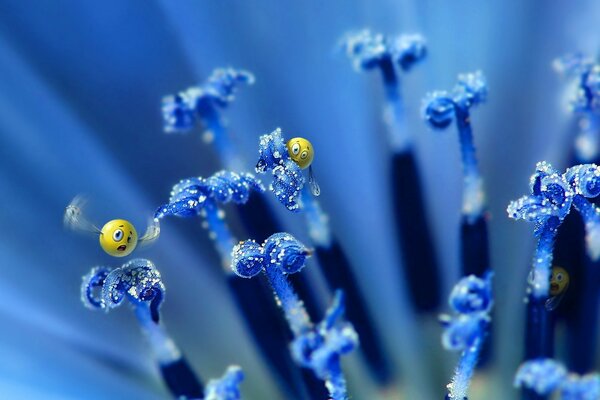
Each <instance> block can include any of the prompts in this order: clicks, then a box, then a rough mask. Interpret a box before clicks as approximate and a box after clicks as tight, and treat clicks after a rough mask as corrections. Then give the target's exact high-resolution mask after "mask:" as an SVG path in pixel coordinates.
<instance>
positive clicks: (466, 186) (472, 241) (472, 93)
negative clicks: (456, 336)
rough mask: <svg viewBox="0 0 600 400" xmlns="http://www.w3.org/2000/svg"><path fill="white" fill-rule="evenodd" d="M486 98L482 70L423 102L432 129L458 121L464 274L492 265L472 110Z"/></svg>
mask: <svg viewBox="0 0 600 400" xmlns="http://www.w3.org/2000/svg"><path fill="white" fill-rule="evenodd" d="M486 97H487V85H486V82H485V78H484V76H483V74H482V73H481V72H479V71H478V72H475V73H469V74H464V75H460V76H459V77H458V83H457V84H456V86H455V87H454V89H453V90H452V92H451V93H448V92H433V93H430V94H429V95H427V97H426V98H425V100H424V101H423V117H424V118H425V121H426V122H427V123H428V124H429V126H430V127H432V128H433V129H438V130H442V129H446V128H448V127H449V126H450V124H451V123H452V121H453V120H455V121H456V126H457V128H458V136H459V143H460V150H461V158H462V171H463V200H462V211H461V213H462V221H461V235H460V236H461V259H462V273H463V276H467V275H471V274H474V275H477V276H483V274H484V273H485V271H486V270H487V269H488V268H489V267H490V260H489V244H488V228H487V221H486V216H485V211H486V210H485V209H486V207H485V192H484V189H483V179H482V177H481V173H480V171H479V164H478V162H477V157H476V152H475V143H474V141H473V130H472V127H471V119H470V109H471V107H473V106H476V105H478V104H481V103H483V102H484V101H485V99H486Z"/></svg>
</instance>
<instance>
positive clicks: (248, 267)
mask: <svg viewBox="0 0 600 400" xmlns="http://www.w3.org/2000/svg"><path fill="white" fill-rule="evenodd" d="M310 254H311V253H310V251H309V250H308V249H307V248H306V247H305V246H304V245H303V244H302V243H300V242H299V241H297V240H296V239H295V238H294V237H293V236H291V235H290V234H287V233H276V234H274V235H271V236H270V237H269V238H267V240H265V242H264V243H263V245H262V246H261V245H259V244H257V243H256V242H255V241H253V240H247V241H244V242H240V243H239V244H237V245H236V246H235V247H234V249H233V251H232V263H231V268H232V269H233V271H234V272H235V273H236V274H237V275H239V276H241V277H243V278H251V277H253V276H256V275H257V274H258V273H259V272H261V271H262V272H263V273H264V274H265V275H266V276H267V279H268V281H269V283H270V284H271V286H272V287H273V291H274V292H275V295H276V297H277V300H278V303H279V304H280V306H281V308H282V309H283V312H284V313H285V316H286V319H287V321H288V323H289V325H290V329H291V331H292V333H293V334H294V340H293V341H292V343H291V352H292V356H293V357H294V359H295V360H296V362H298V363H299V364H300V365H301V366H304V367H306V368H310V369H312V370H313V371H314V372H315V374H316V375H317V377H319V378H320V379H322V380H324V381H325V384H326V386H327V389H328V390H329V394H330V397H331V398H332V399H334V400H338V399H339V400H342V399H346V383H345V379H344V376H343V373H342V371H341V367H340V356H342V355H344V354H347V353H349V352H350V351H352V350H353V349H354V348H356V346H357V345H358V335H357V334H356V331H355V330H354V328H353V326H352V325H351V324H350V323H348V322H345V321H343V320H341V318H342V315H343V312H344V297H343V292H341V291H338V292H336V295H335V298H334V301H333V304H332V305H331V307H330V308H329V309H328V311H327V315H326V316H325V318H324V319H323V321H321V322H320V323H319V324H317V325H313V323H312V322H311V321H310V318H309V316H308V314H307V313H306V310H305V309H304V305H303V303H302V301H301V300H300V299H299V298H298V296H297V295H296V293H295V292H294V290H293V288H292V286H291V285H290V284H289V282H288V281H287V279H286V276H287V275H288V274H293V273H296V272H299V271H300V270H302V268H304V265H305V263H306V259H307V257H308V256H310Z"/></svg>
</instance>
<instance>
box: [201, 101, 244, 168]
mask: <svg viewBox="0 0 600 400" xmlns="http://www.w3.org/2000/svg"><path fill="white" fill-rule="evenodd" d="M200 118H201V119H202V121H203V125H204V128H205V130H206V132H205V138H206V139H207V140H210V141H211V142H212V145H213V147H214V148H215V150H216V151H217V153H218V155H219V159H220V160H221V164H223V166H225V168H227V169H229V170H231V171H241V170H242V169H243V165H244V164H243V163H242V160H241V159H240V157H239V154H238V152H237V150H236V149H235V146H234V144H233V142H232V140H231V138H230V137H229V132H228V130H227V129H225V126H224V125H223V121H222V120H221V117H220V116H219V113H218V111H217V110H215V109H214V108H212V107H205V108H203V109H202V110H201V111H200Z"/></svg>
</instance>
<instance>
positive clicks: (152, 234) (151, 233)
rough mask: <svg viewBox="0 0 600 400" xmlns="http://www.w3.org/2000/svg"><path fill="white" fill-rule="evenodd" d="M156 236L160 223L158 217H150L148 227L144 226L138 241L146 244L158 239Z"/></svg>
mask: <svg viewBox="0 0 600 400" xmlns="http://www.w3.org/2000/svg"><path fill="white" fill-rule="evenodd" d="M158 236H160V223H159V222H158V219H156V218H150V220H149V221H148V228H146V232H145V233H144V236H142V237H141V238H140V240H139V242H140V244H141V245H148V244H150V243H152V242H154V241H155V240H156V239H158Z"/></svg>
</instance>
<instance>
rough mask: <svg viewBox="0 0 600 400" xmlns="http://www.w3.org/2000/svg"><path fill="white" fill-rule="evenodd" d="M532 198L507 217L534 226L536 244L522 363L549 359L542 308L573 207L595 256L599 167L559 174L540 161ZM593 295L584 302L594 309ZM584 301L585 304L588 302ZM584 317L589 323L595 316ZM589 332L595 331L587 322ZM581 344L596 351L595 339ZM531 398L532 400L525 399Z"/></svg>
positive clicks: (548, 320)
mask: <svg viewBox="0 0 600 400" xmlns="http://www.w3.org/2000/svg"><path fill="white" fill-rule="evenodd" d="M530 188H531V194H530V195H528V196H524V197H522V198H520V199H519V200H516V201H514V202H511V203H510V205H509V206H508V209H507V211H508V215H509V217H510V218H514V219H524V220H526V221H529V222H534V223H535V234H536V236H537V237H538V244H537V246H536V251H535V254H534V258H533V266H532V271H531V274H530V287H529V289H528V302H527V325H526V327H527V332H526V347H525V348H526V359H528V360H530V359H536V358H541V357H552V355H553V347H554V343H553V341H554V332H553V331H554V329H553V323H552V319H553V316H552V315H551V313H550V311H549V310H548V308H547V307H546V304H547V302H548V300H549V298H550V293H549V286H550V271H551V268H552V261H553V246H554V241H555V239H556V235H557V232H558V228H559V226H560V225H561V224H562V222H563V221H564V219H565V218H566V217H567V215H568V214H569V212H570V211H571V209H572V206H573V207H574V208H575V209H576V210H577V211H578V212H579V213H580V214H581V215H582V217H583V220H584V221H585V226H586V242H587V243H586V247H587V252H588V255H589V257H590V259H591V260H593V259H595V260H598V258H599V257H600V235H599V232H600V231H599V229H600V220H599V219H598V218H599V217H598V210H597V209H596V207H595V206H593V205H592V204H591V203H590V202H589V201H588V200H587V199H588V198H595V197H597V196H598V195H599V194H600V168H599V167H597V166H596V165H594V164H583V165H578V166H575V167H572V168H569V169H567V171H566V172H565V173H564V174H562V175H561V174H559V173H558V172H557V171H556V170H554V169H553V168H552V166H551V165H550V164H549V163H547V162H540V163H538V164H537V166H536V172H535V174H534V175H533V176H532V177H531V180H530ZM595 296H596V293H593V294H591V298H588V299H587V300H588V301H589V302H590V303H591V304H590V306H591V307H593V309H594V310H597V304H596V305H593V304H594V303H596V302H597V298H596V297H595ZM588 301H586V304H587V303H588ZM596 314H597V313H596V312H594V315H587V316H586V317H587V318H591V319H592V321H594V320H595V318H596V317H597V315H596ZM592 325H594V326H589V329H591V330H592V332H594V331H595V329H597V328H595V325H596V324H595V323H593V322H592ZM584 338H585V339H586V341H585V343H584V344H583V345H585V346H586V347H585V349H584V350H583V351H593V349H595V347H596V339H595V334H592V335H591V336H589V337H588V335H585V336H583V337H582V338H581V339H582V340H584ZM530 398H537V397H535V396H533V395H532V396H530Z"/></svg>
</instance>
